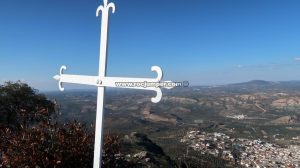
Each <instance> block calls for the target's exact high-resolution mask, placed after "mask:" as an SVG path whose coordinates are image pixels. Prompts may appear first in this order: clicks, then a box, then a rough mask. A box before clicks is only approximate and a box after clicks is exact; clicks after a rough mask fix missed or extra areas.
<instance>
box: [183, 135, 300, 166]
mask: <svg viewBox="0 0 300 168" xmlns="http://www.w3.org/2000/svg"><path fill="white" fill-rule="evenodd" d="M181 142H183V143H186V144H187V145H188V146H189V147H191V148H192V149H194V150H197V151H200V152H201V153H202V154H212V155H214V156H216V157H221V158H223V159H225V160H230V161H233V162H234V161H235V162H236V163H238V164H240V165H243V166H245V167H255V168H258V167H280V168H281V167H282V168H287V167H288V168H300V146H297V145H290V146H286V147H281V146H279V145H276V144H272V143H267V142H264V141H261V140H249V139H242V138H231V137H229V136H228V135H225V134H223V133H216V132H214V133H206V132H200V131H190V132H188V133H187V135H186V136H184V137H183V138H182V139H181Z"/></svg>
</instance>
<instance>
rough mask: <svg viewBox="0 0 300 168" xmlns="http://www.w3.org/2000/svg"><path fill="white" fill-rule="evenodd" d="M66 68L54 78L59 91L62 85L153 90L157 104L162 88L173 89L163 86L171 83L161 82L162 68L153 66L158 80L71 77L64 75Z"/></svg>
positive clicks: (153, 99) (62, 68)
mask: <svg viewBox="0 0 300 168" xmlns="http://www.w3.org/2000/svg"><path fill="white" fill-rule="evenodd" d="M66 69H67V68H66V66H62V67H61V68H60V75H56V76H54V77H53V78H54V79H56V80H58V81H59V82H58V83H59V89H60V90H61V91H63V90H64V88H63V86H62V83H73V84H84V85H91V86H97V87H115V88H129V89H139V90H151V91H155V92H156V97H154V98H152V99H151V100H152V102H154V103H157V102H159V101H160V100H161V97H162V92H161V88H162V87H164V88H167V89H170V88H172V87H170V86H165V85H161V83H164V82H168V83H171V82H170V81H161V78H162V71H161V69H160V67H158V66H153V67H152V68H151V69H152V71H156V72H157V74H158V75H157V77H156V78H126V77H99V76H86V75H70V74H63V72H64V70H66Z"/></svg>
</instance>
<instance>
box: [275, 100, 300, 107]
mask: <svg viewBox="0 0 300 168" xmlns="http://www.w3.org/2000/svg"><path fill="white" fill-rule="evenodd" d="M271 105H272V106H274V107H278V108H282V107H287V106H300V98H298V97H289V98H283V99H277V100H275V101H273V102H272V104H271Z"/></svg>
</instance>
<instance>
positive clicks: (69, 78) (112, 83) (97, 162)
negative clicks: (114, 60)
mask: <svg viewBox="0 0 300 168" xmlns="http://www.w3.org/2000/svg"><path fill="white" fill-rule="evenodd" d="M107 1H108V0H103V2H104V3H103V5H100V6H99V7H98V8H97V11H96V16H97V17H98V16H99V14H100V12H102V18H101V21H102V22H101V39H100V59H99V72H98V76H86V75H70V74H64V70H66V69H67V67H66V66H62V67H61V68H60V74H59V75H55V76H54V77H53V78H54V79H55V80H58V87H59V89H60V90H61V91H64V88H63V86H62V84H63V83H74V84H83V85H91V86H96V87H98V93H97V113H96V126H95V146H94V163H93V167H94V168H99V167H101V163H102V139H103V138H102V136H103V133H102V130H103V111H104V94H105V87H116V88H130V89H139V90H151V91H155V92H156V96H155V97H153V98H151V101H152V102H153V103H158V102H159V101H160V100H161V97H162V92H161V87H164V88H167V89H171V88H172V87H173V86H174V85H172V84H173V83H172V82H171V81H161V80H162V77H163V73H162V70H161V68H160V67H159V66H152V68H151V70H152V71H155V72H156V73H157V77H156V78H126V77H106V62H107V60H106V57H107V38H108V21H109V20H108V19H109V10H110V9H112V13H114V12H115V5H114V3H112V2H111V3H108V2H107ZM117 83H139V84H147V83H150V84H152V85H149V86H148V85H147V86H146V85H139V86H138V85H137V86H134V87H131V86H127V85H118V84H117ZM153 83H154V85H153ZM165 83H169V84H171V85H161V84H165Z"/></svg>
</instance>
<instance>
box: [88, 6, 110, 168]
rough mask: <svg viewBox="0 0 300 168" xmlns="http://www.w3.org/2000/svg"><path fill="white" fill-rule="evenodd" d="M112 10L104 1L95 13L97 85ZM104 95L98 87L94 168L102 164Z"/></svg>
mask: <svg viewBox="0 0 300 168" xmlns="http://www.w3.org/2000/svg"><path fill="white" fill-rule="evenodd" d="M110 8H112V13H114V12H115V5H114V3H109V4H107V0H104V4H103V6H102V5H101V6H99V7H98V9H97V11H96V16H97V17H98V16H99V13H100V12H101V11H102V19H101V21H102V23H101V39H100V59H99V74H98V75H99V78H100V79H99V80H98V84H100V83H102V81H101V79H103V78H104V77H105V76H106V64H107V59H106V57H107V48H108V46H107V36H108V31H107V29H108V18H109V15H108V14H109V9H110ZM104 94H105V87H98V96H97V112H96V126H95V146H94V164H93V167H94V168H98V167H100V166H101V162H102V136H103V133H102V131H103V128H102V127H103V109H104Z"/></svg>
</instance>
